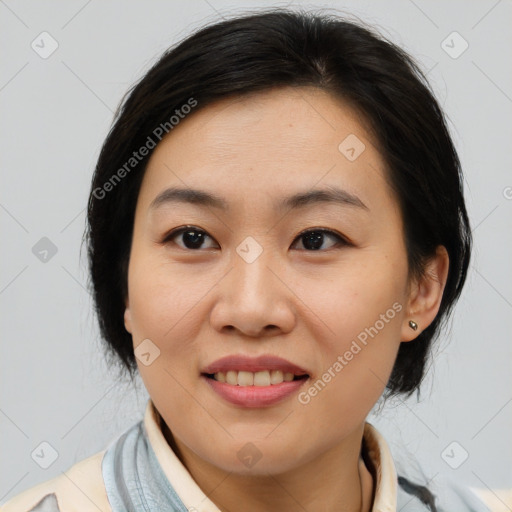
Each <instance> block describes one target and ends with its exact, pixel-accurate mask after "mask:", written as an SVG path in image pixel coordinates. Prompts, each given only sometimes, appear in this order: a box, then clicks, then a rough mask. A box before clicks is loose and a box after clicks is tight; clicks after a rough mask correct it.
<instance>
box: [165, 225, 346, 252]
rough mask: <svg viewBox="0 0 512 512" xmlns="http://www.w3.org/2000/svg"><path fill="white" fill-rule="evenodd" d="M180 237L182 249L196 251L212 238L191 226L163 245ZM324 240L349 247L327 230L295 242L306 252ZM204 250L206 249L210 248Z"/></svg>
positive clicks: (312, 231) (313, 231)
mask: <svg viewBox="0 0 512 512" xmlns="http://www.w3.org/2000/svg"><path fill="white" fill-rule="evenodd" d="M181 235H182V236H181ZM180 236H181V238H182V240H183V245H184V247H183V246H182V245H180V247H182V249H191V250H196V249H201V248H205V247H201V246H202V244H203V242H204V241H205V240H206V239H208V238H210V239H211V240H213V238H212V237H210V235H208V233H206V231H203V230H202V229H199V228H195V227H193V226H189V227H184V228H179V229H177V230H175V231H172V232H171V233H169V234H168V235H167V236H166V237H165V239H164V240H163V243H167V242H170V241H171V240H174V239H175V238H179V237H180ZM326 238H331V239H333V240H335V242H336V243H335V244H333V245H341V246H343V245H350V244H349V242H347V240H345V239H344V238H343V237H341V236H340V235H338V234H337V233H335V232H334V231H331V230H328V229H310V230H308V231H303V232H302V233H301V234H300V235H298V236H297V238H296V239H295V240H297V241H300V240H302V245H303V247H304V248H305V250H307V251H318V250H320V249H321V248H322V246H323V244H324V242H325V239H326ZM295 240H294V244H292V245H295ZM178 245H179V244H178ZM331 247H332V246H331ZM206 248H207V249H208V248H211V247H206ZM324 249H325V248H324Z"/></svg>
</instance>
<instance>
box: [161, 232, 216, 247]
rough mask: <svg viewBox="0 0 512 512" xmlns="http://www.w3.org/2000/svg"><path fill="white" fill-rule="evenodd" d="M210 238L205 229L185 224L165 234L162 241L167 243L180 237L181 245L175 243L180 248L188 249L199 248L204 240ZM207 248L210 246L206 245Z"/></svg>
mask: <svg viewBox="0 0 512 512" xmlns="http://www.w3.org/2000/svg"><path fill="white" fill-rule="evenodd" d="M207 238H210V239H211V240H213V238H212V237H211V236H210V235H208V234H207V233H206V231H204V230H202V229H199V228H197V227H196V226H185V227H182V228H177V229H174V230H173V231H171V232H170V233H168V234H167V235H165V238H164V239H163V241H162V243H164V244H167V243H169V242H171V241H173V240H174V239H178V240H179V239H181V240H182V244H183V246H182V245H180V244H177V245H178V246H179V247H181V248H182V249H190V250H197V249H201V248H203V249H204V247H202V244H203V243H204V241H205V240H206V239H207ZM206 248H207V249H211V248H212V247H206Z"/></svg>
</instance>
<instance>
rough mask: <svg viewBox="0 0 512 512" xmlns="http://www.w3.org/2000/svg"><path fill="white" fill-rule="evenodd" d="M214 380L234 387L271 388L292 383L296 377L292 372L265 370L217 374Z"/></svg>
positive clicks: (231, 371)
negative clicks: (284, 383) (275, 385)
mask: <svg viewBox="0 0 512 512" xmlns="http://www.w3.org/2000/svg"><path fill="white" fill-rule="evenodd" d="M213 378H214V379H215V380H217V381H219V382H227V383H228V384H231V385H232V386H237V385H238V386H270V385H274V384H281V382H290V381H292V380H293V378H294V375H293V373H291V372H285V373H283V372H282V371H281V370H263V371H261V372H246V371H239V372H237V371H234V370H229V371H228V372H217V373H215V374H214V376H213Z"/></svg>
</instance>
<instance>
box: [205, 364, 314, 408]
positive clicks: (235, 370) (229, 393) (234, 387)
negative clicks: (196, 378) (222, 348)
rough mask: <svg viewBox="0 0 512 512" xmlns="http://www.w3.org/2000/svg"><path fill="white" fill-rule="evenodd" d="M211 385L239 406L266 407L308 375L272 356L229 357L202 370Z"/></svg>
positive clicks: (291, 391)
mask: <svg viewBox="0 0 512 512" xmlns="http://www.w3.org/2000/svg"><path fill="white" fill-rule="evenodd" d="M201 375H202V377H203V378H205V380H206V381H207V383H208V384H209V385H210V387H211V388H212V389H213V390H214V391H215V392H216V393H217V394H219V395H220V396H221V397H222V398H224V399H225V400H227V401H228V402H230V403H232V404H234V405H238V406H242V407H265V406H269V405H273V404H275V403H277V402H280V401H281V400H283V399H285V398H287V397H288V396H290V395H291V394H293V393H294V392H295V391H297V390H298V389H299V388H300V387H301V386H302V385H303V384H304V382H305V381H306V380H308V378H309V374H308V373H307V372H306V371H305V370H303V369H302V368H300V367H298V366H297V365H295V364H293V363H291V362H290V361H287V360H285V359H282V358H280V357H275V356H260V357H257V358H251V357H247V356H228V357H224V358H222V359H218V360H217V361H215V362H214V363H212V364H210V365H208V366H207V367H206V368H204V369H203V371H202V372H201Z"/></svg>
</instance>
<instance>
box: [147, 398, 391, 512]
mask: <svg viewBox="0 0 512 512" xmlns="http://www.w3.org/2000/svg"><path fill="white" fill-rule="evenodd" d="M161 421H162V418H161V416H160V414H159V413H158V411H157V410H156V408H155V406H154V404H153V401H152V400H151V398H150V399H148V402H147V405H146V411H145V413H144V427H145V429H146V432H147V436H148V439H149V442H150V444H151V446H152V448H153V451H154V453H155V455H156V457H157V459H158V462H159V463H160V466H161V468H162V470H163V472H164V474H165V476H166V478H167V479H168V480H169V483H170V484H171V486H172V487H173V488H174V490H175V491H176V493H177V494H178V495H179V497H180V498H181V500H182V501H183V504H184V505H185V506H186V507H187V509H189V510H197V511H198V512H219V509H218V508H217V507H216V505H215V504H214V503H213V502H212V501H211V500H210V499H209V498H208V497H207V496H206V494H205V493H204V492H203V491H202V490H201V488H200V487H199V485H197V483H196V482H195V480H194V479H193V478H192V476H191V475H190V473H189V472H188V470H187V468H185V466H184V465H183V464H182V462H181V461H180V460H179V458H178V456H177V455H176V454H175V453H174V451H173V450H172V449H171V447H170V446H169V444H168V443H167V440H166V439H165V437H164V434H163V432H162V429H161V425H162V423H161ZM363 438H364V441H365V444H366V447H367V455H368V458H369V461H370V463H371V465H372V468H368V469H369V470H370V472H371V473H372V474H373V476H374V480H375V494H374V500H373V507H372V509H371V510H372V512H394V511H395V510H396V503H397V474H396V469H395V464H394V462H393V458H392V455H391V451H390V449H389V447H388V444H387V442H386V440H385V439H384V437H383V436H382V434H380V432H379V431H378V430H377V429H376V428H375V427H374V426H373V425H372V424H370V423H368V422H365V426H364V433H363Z"/></svg>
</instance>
